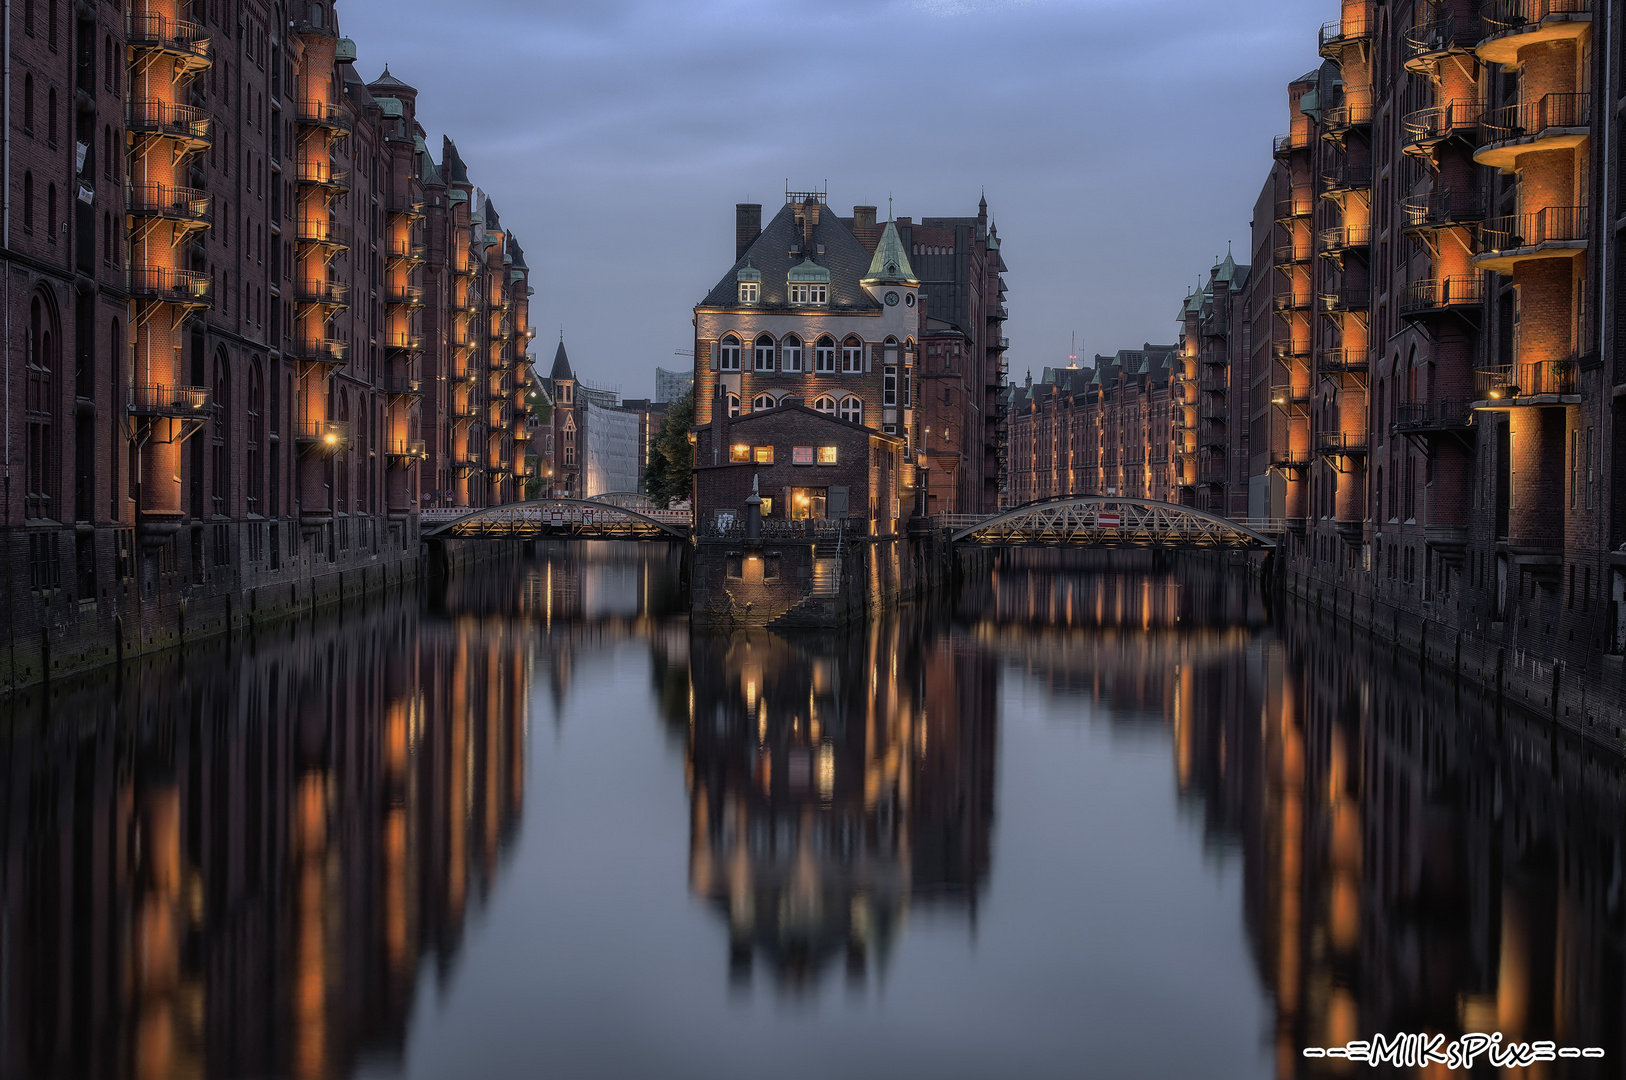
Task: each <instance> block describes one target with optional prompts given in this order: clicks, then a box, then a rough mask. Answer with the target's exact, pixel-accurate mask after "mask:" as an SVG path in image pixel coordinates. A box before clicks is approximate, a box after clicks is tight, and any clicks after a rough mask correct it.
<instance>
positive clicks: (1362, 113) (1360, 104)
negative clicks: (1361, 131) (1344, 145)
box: [1321, 101, 1373, 142]
mask: <svg viewBox="0 0 1626 1080" xmlns="http://www.w3.org/2000/svg"><path fill="white" fill-rule="evenodd" d="M1372 112H1373V110H1372V103H1371V102H1370V101H1352V102H1346V103H1344V104H1343V105H1334V106H1332V108H1330V109H1324V110H1322V113H1321V137H1322V138H1323V139H1326V140H1328V141H1329V142H1342V141H1343V139H1344V138H1345V136H1347V135H1348V134H1349V133H1350V132H1351V131H1354V130H1356V129H1357V128H1369V127H1371V126H1372Z"/></svg>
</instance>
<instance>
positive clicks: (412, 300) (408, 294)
mask: <svg viewBox="0 0 1626 1080" xmlns="http://www.w3.org/2000/svg"><path fill="white" fill-rule="evenodd" d="M384 303H386V304H403V305H405V306H407V307H423V287H422V286H419V285H386V286H385V287H384Z"/></svg>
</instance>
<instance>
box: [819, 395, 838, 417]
mask: <svg viewBox="0 0 1626 1080" xmlns="http://www.w3.org/2000/svg"><path fill="white" fill-rule="evenodd" d="M825 402H828V403H829V406H830V407H829V408H822V407H821V406H822V405H823V403H825ZM813 411H814V412H816V413H819V414H820V415H822V416H834V415H836V399H835V397H834V396H833V395H831V394H820V395H819V396H818V397H816V398H814V399H813Z"/></svg>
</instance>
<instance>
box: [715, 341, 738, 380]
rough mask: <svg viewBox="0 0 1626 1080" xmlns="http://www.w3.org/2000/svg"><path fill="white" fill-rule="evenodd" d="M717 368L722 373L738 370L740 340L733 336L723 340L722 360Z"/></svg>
mask: <svg viewBox="0 0 1626 1080" xmlns="http://www.w3.org/2000/svg"><path fill="white" fill-rule="evenodd" d="M719 366H720V367H721V368H722V369H723V370H724V371H738V370H740V339H739V338H737V337H735V336H734V335H733V334H730V335H729V336H728V337H725V338H724V339H723V359H722V363H721V364H720V365H719Z"/></svg>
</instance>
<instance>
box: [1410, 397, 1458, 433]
mask: <svg viewBox="0 0 1626 1080" xmlns="http://www.w3.org/2000/svg"><path fill="white" fill-rule="evenodd" d="M1472 415H1473V402H1472V401H1470V400H1469V399H1468V398H1446V399H1442V400H1439V401H1406V402H1402V403H1401V404H1400V405H1399V406H1398V407H1397V408H1396V410H1395V422H1394V430H1395V431H1396V432H1397V433H1399V434H1402V435H1404V434H1407V433H1411V432H1415V433H1418V434H1445V433H1450V432H1455V431H1466V430H1467V429H1468V420H1469V417H1471V416H1472Z"/></svg>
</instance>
